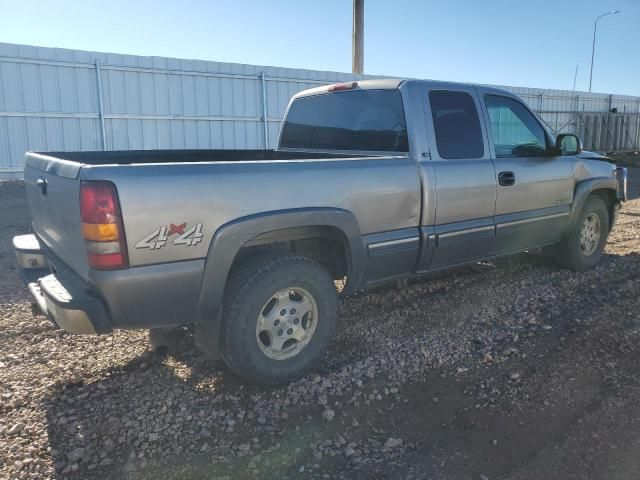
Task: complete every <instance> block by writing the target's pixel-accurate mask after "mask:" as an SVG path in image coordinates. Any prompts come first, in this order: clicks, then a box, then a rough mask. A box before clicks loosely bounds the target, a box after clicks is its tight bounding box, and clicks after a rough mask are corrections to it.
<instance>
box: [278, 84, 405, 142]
mask: <svg viewBox="0 0 640 480" xmlns="http://www.w3.org/2000/svg"><path fill="white" fill-rule="evenodd" d="M280 146H281V147H284V148H303V149H308V148H316V149H323V150H370V151H388V152H408V151H409V143H408V141H407V125H406V122H405V118H404V108H403V107H402V97H401V96H400V92H399V91H398V90H350V91H344V92H333V93H327V94H321V95H315V96H312V97H302V98H299V99H297V100H295V101H294V102H293V103H292V104H291V108H289V113H288V115H287V118H286V119H285V122H284V125H283V126H282V137H281V140H280Z"/></svg>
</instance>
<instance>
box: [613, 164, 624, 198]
mask: <svg viewBox="0 0 640 480" xmlns="http://www.w3.org/2000/svg"><path fill="white" fill-rule="evenodd" d="M615 175H616V180H617V181H618V200H620V201H621V202H626V201H627V169H626V168H624V167H616V171H615Z"/></svg>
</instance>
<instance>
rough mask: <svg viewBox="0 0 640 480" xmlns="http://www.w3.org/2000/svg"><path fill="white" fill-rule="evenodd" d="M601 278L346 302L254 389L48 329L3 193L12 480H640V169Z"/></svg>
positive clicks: (444, 279)
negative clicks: (23, 279)
mask: <svg viewBox="0 0 640 480" xmlns="http://www.w3.org/2000/svg"><path fill="white" fill-rule="evenodd" d="M630 178H631V180H632V185H631V187H632V189H631V192H632V196H633V197H634V199H633V200H631V201H629V202H627V203H626V204H625V206H624V209H623V210H622V213H621V216H620V219H619V223H618V225H617V226H616V228H615V230H614V231H613V233H612V235H611V237H610V240H609V244H608V246H607V250H606V255H605V257H604V259H603V261H602V263H601V264H600V265H599V266H598V268H597V269H595V270H594V271H590V272H586V273H575V272H571V271H567V270H562V269H560V268H558V267H557V266H555V265H553V263H552V262H550V261H549V260H547V259H545V258H543V257H541V256H537V255H520V256H517V257H513V258H509V259H503V260H499V261H496V262H492V263H483V264H479V265H476V266H473V267H468V268H462V269H457V270H456V271H453V272H449V273H446V274H439V275H433V276H429V277H423V278H419V279H416V280H413V281H411V282H409V285H408V286H406V287H403V288H396V286H395V285H392V286H389V287H387V288H383V289H380V290H377V291H375V292H371V293H366V294H360V295H357V296H353V297H350V298H346V299H343V300H342V301H341V305H340V309H341V320H340V326H339V330H338V334H337V338H336V339H335V341H334V342H333V343H332V345H331V348H330V349H329V351H328V352H327V354H326V355H325V357H324V359H323V361H322V362H321V364H320V365H319V366H318V368H317V369H316V370H315V371H314V372H312V373H311V374H309V375H308V376H307V377H305V378H303V379H301V380H300V381H297V382H295V383H293V384H291V385H288V386H286V387H282V388H276V389H261V388H256V387H249V386H245V385H243V384H242V383H241V382H240V381H239V380H238V379H237V378H235V377H234V376H233V375H232V374H231V373H229V372H228V371H227V370H226V369H225V368H224V366H223V365H221V364H219V363H216V362H212V361H210V360H207V359H206V358H205V357H204V356H202V355H201V354H200V353H198V352H197V351H195V350H194V349H193V342H192V338H191V333H190V332H189V331H188V330H187V329H185V330H182V331H179V332H177V333H176V334H175V335H174V338H173V345H172V348H171V352H170V354H169V356H167V357H165V358H156V357H154V355H152V354H150V353H149V352H148V351H147V350H148V344H147V339H146V333H145V332H139V331H131V332H116V333H115V334H113V335H107V336H100V337H95V336H94V337H92V336H74V335H69V334H65V333H63V332H61V331H59V330H54V329H53V327H52V326H51V324H50V323H49V322H48V321H47V320H46V319H44V318H42V317H37V318H34V317H32V316H31V309H30V304H29V299H28V295H27V291H26V289H25V288H24V287H23V286H22V285H21V283H20V281H19V279H18V276H17V273H16V270H15V259H14V257H13V251H12V249H11V238H12V236H13V235H15V234H17V233H23V232H27V231H28V230H29V221H28V209H27V206H26V202H25V197H24V193H23V187H22V185H21V184H20V183H5V184H0V205H1V210H0V478H21V479H22V478H109V479H120V478H130V479H138V478H140V479H147V478H148V479H151V478H153V479H157V478H163V479H164V478H168V479H205V478H206V479H211V478H228V479H235V478H273V479H276V478H278V479H280V478H323V479H324V478H356V479H372V478H373V479H375V478H399V479H400V478H401V479H409V478H413V479H481V480H482V479H490V480H494V479H536V480H540V479H594V480H596V479H597V480H601V479H607V480H612V479H638V478H640V455H639V453H640V408H638V406H639V405H640V373H639V368H638V367H639V366H640V295H639V294H640V199H639V198H638V197H639V196H640V182H637V181H636V182H633V180H634V179H640V168H633V169H632V171H631V174H630Z"/></svg>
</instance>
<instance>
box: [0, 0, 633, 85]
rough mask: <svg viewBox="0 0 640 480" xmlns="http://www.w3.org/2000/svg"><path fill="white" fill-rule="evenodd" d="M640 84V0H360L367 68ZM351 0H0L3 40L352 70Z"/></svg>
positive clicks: (476, 78)
mask: <svg viewBox="0 0 640 480" xmlns="http://www.w3.org/2000/svg"><path fill="white" fill-rule="evenodd" d="M614 9H620V10H621V12H620V13H619V14H617V15H610V16H607V17H604V18H602V19H601V20H600V21H599V22H598V36H597V43H596V59H595V63H594V72H593V91H594V92H604V93H614V94H627V95H639V96H640V52H639V49H640V0H555V1H553V0H527V1H525V0H511V1H508V0H482V1H480V0H476V1H474V0H448V1H434V0H365V33H364V38H365V55H364V70H365V73H367V74H372V75H389V76H397V77H413V78H428V79H436V80H451V81H461V82H473V83H486V84H495V85H510V86H524V87H536V88H554V89H565V90H571V89H572V88H573V80H574V72H575V68H576V65H578V76H577V83H576V90H582V91H586V90H587V89H588V85H589V66H590V61H591V42H592V35H593V22H594V19H595V17H597V16H598V15H599V14H601V13H604V12H607V11H610V10H614ZM351 14H352V0H322V1H311V0H295V1H294V0H265V1H258V0H235V1H234V0H173V1H171V0H100V1H99V0H75V1H72V0H49V1H46V0H0V42H7V43H20V44H28V45H37V46H44V47H61V48H72V49H80V50H92V51H101V52H116V53H127V54H134V55H155V56H164V57H177V58H187V59H201V60H214V61H221V62H235V63H249V64H257V65H273V66H279V67H292V68H309V69H314V70H332V71H340V72H349V71H351V25H352V24H351Z"/></svg>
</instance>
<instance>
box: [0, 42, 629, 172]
mask: <svg viewBox="0 0 640 480" xmlns="http://www.w3.org/2000/svg"><path fill="white" fill-rule="evenodd" d="M361 78H368V77H367V76H365V75H352V74H347V73H337V72H325V71H315V70H300V69H290V68H278V67H261V66H257V65H243V64H235V63H219V62H208V61H201V60H180V59H173V58H164V57H141V56H133V55H120V54H112V53H96V52H87V51H81V50H67V49H51V48H42V47H33V46H27V45H13V44H6V43H0V179H10V178H20V177H21V176H22V168H23V162H24V153H25V151H27V150H40V151H47V150H48V151H63V150H102V149H108V150H116V149H159V148H167V149H169V148H177V149H181V148H230V149H253V148H273V147H274V146H275V144H276V141H277V135H278V129H279V122H280V120H281V118H282V116H283V114H284V109H285V108H286V106H287V103H288V101H289V98H290V97H291V96H292V95H293V94H294V93H296V92H298V91H300V90H303V89H306V88H310V87H314V86H317V85H321V84H326V83H332V82H340V81H347V80H351V79H361ZM503 88H506V89H508V90H510V91H513V92H515V93H517V94H519V95H520V96H521V97H522V98H523V99H524V100H525V101H527V102H528V103H529V104H530V105H531V106H532V107H533V109H535V110H536V111H538V112H539V113H540V114H541V116H542V117H543V118H544V119H545V121H546V122H548V123H549V125H550V126H551V127H552V128H553V129H554V130H556V131H577V132H578V133H580V134H581V135H582V137H583V138H584V139H585V144H586V146H587V147H590V148H597V149H606V150H614V149H637V148H638V140H639V139H638V134H639V132H640V130H639V128H638V122H639V120H640V114H639V112H640V98H638V97H629V96H619V95H605V94H585V93H578V92H576V93H575V94H573V93H572V92H568V91H562V90H539V89H531V88H517V87H503ZM612 109H617V112H618V113H611V110H612ZM590 137H591V138H592V142H591V143H589V139H590Z"/></svg>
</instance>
